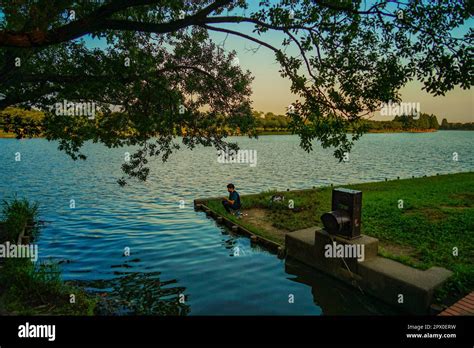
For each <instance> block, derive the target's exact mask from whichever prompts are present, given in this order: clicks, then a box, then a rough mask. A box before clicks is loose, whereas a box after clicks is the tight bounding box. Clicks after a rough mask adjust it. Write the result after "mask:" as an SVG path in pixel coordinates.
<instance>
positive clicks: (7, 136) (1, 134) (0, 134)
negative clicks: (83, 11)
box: [0, 129, 473, 139]
mask: <svg viewBox="0 0 474 348" xmlns="http://www.w3.org/2000/svg"><path fill="white" fill-rule="evenodd" d="M439 131H473V129H423V130H421V129H413V130H369V131H367V132H366V133H365V134H391V133H436V132H439ZM292 134H293V133H291V132H287V131H274V132H272V131H263V132H257V135H258V136H266V135H292ZM232 136H246V134H245V135H242V134H234V135H232ZM15 138H16V135H15V134H13V133H4V132H0V139H15ZM41 138H44V137H41V136H39V137H34V139H41ZM25 139H29V138H25Z"/></svg>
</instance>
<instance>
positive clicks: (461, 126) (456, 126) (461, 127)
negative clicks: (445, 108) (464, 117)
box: [439, 118, 474, 130]
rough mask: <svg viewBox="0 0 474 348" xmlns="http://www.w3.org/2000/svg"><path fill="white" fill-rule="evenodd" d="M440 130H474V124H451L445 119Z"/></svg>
mask: <svg viewBox="0 0 474 348" xmlns="http://www.w3.org/2000/svg"><path fill="white" fill-rule="evenodd" d="M439 129H442V130H474V122H468V123H449V122H448V120H447V119H445V118H443V121H441V126H440V127H439Z"/></svg>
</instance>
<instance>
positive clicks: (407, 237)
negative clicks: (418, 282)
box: [208, 172, 474, 299]
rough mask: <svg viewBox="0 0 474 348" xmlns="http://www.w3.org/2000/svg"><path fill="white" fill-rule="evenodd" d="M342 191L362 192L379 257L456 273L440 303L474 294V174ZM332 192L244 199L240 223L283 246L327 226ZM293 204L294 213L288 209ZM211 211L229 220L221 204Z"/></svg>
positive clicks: (365, 224)
mask: <svg viewBox="0 0 474 348" xmlns="http://www.w3.org/2000/svg"><path fill="white" fill-rule="evenodd" d="M343 187H346V188H351V189H355V190H360V191H362V192H363V193H362V201H363V207H362V233H364V234H367V235H369V236H372V237H375V238H378V239H379V241H380V244H379V254H380V255H382V256H385V257H388V258H391V259H394V260H397V261H400V262H402V263H404V264H407V265H410V266H413V267H416V268H420V269H427V268H429V267H431V266H441V267H445V268H447V269H449V270H451V271H453V272H454V276H453V277H451V278H450V281H449V282H448V284H446V286H445V287H443V289H441V290H440V291H439V293H438V298H444V299H447V298H451V297H452V298H458V297H459V296H461V295H462V294H465V293H467V292H469V291H472V290H473V289H474V172H470V173H459V174H450V175H440V176H434V177H426V178H416V179H406V180H395V181H387V182H377V183H367V184H356V185H344V186H343ZM244 190H245V188H243V189H242V191H244ZM331 191H332V188H331V187H325V188H318V189H312V190H303V191H294V192H291V191H290V192H280V193H279V194H282V195H284V196H285V201H284V202H283V203H271V200H270V198H271V196H272V195H274V194H275V193H276V192H274V191H272V192H263V193H260V194H257V195H248V196H243V197H242V202H243V208H244V209H243V212H244V214H245V213H246V214H247V216H244V218H243V219H241V220H235V221H237V223H239V224H241V225H243V226H245V227H247V228H248V229H249V230H251V231H252V232H254V233H256V234H259V235H262V236H264V237H266V238H268V239H271V240H273V241H276V242H279V243H281V244H283V243H284V234H285V233H288V232H291V231H295V230H299V229H303V228H308V227H312V226H322V224H321V221H320V217H321V215H322V214H323V213H324V212H327V211H330V210H331ZM290 200H293V201H294V208H295V211H293V210H291V209H289V208H288V204H289V201H290ZM400 200H403V208H399V201H400ZM208 206H209V207H210V208H211V209H213V210H215V211H217V212H219V213H221V214H223V215H226V216H228V215H227V214H226V213H225V211H224V209H223V208H222V207H221V204H220V201H217V200H214V201H209V202H208ZM256 212H258V214H256ZM230 218H231V219H233V217H230ZM278 232H279V233H278ZM282 232H283V233H282ZM456 251H457V253H456ZM456 254H457V256H456Z"/></svg>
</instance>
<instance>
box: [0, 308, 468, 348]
mask: <svg viewBox="0 0 474 348" xmlns="http://www.w3.org/2000/svg"><path fill="white" fill-rule="evenodd" d="M27 322H28V323H29V324H30V325H31V324H34V325H44V324H49V325H51V324H54V325H55V340H54V341H52V342H50V341H48V339H47V338H20V337H18V332H19V326H20V325H24V324H26V323H27ZM408 325H413V326H417V325H420V326H421V327H422V329H420V330H419V331H418V330H417V329H408ZM437 325H456V328H455V329H447V328H445V329H442V328H439V327H438V328H436V326H437ZM428 326H429V327H428ZM473 331H474V317H455V316H452V317H421V316H412V317H408V316H402V317H400V316H385V317H370V316H364V317H358V316H354V317H340V316H338V317H332V316H322V317H313V316H311V317H309V316H308V317H289V316H276V317H263V316H262V317H258V316H257V317H244V316H241V317H217V316H216V317H211V316H210V317H193V316H190V317H151V316H150V317H0V346H1V347H2V348H5V347H7V348H8V347H9V345H21V346H24V345H35V346H38V345H41V346H43V345H53V346H54V345H57V344H62V345H64V344H80V345H82V344H86V343H87V344H101V345H104V344H115V345H117V344H127V345H132V346H137V345H141V344H145V343H153V342H155V343H157V344H158V345H161V344H164V343H166V344H230V343H232V344H239V345H241V344H248V343H253V344H274V343H280V344H287V345H295V344H305V343H308V344H356V345H358V344H371V345H382V344H383V345H400V344H404V345H416V346H430V347H433V346H438V345H447V346H450V347H454V346H469V347H472V344H473V342H474V335H473ZM426 333H431V334H435V333H436V334H456V337H455V338H441V339H439V338H428V337H426V338H407V334H421V335H424V334H426Z"/></svg>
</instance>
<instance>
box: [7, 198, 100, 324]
mask: <svg viewBox="0 0 474 348" xmlns="http://www.w3.org/2000/svg"><path fill="white" fill-rule="evenodd" d="M2 215H3V216H2V218H3V221H2V222H1V223H0V243H1V244H4V245H5V243H6V242H9V243H10V244H16V243H17V241H18V238H19V236H20V234H22V233H23V232H24V234H25V236H26V237H27V238H28V239H29V241H30V243H34V238H35V237H36V235H37V233H38V205H37V204H31V203H29V202H28V201H27V200H19V199H13V200H12V201H4V202H3V209H2ZM95 304H96V300H95V298H93V297H91V296H89V295H88V294H86V293H85V292H84V291H83V290H82V289H80V288H77V287H73V286H70V285H68V284H67V283H65V282H63V281H62V279H61V273H60V270H59V267H58V265H57V264H55V263H40V262H36V263H34V262H32V261H31V259H30V258H5V259H3V258H2V259H0V314H2V315H92V314H93V313H94V307H95Z"/></svg>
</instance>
